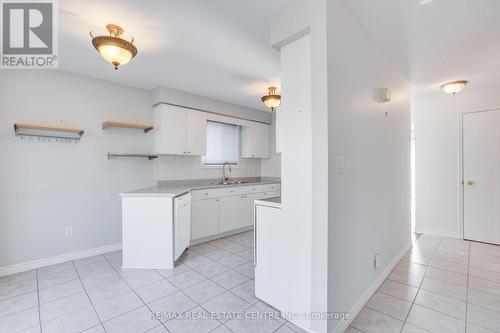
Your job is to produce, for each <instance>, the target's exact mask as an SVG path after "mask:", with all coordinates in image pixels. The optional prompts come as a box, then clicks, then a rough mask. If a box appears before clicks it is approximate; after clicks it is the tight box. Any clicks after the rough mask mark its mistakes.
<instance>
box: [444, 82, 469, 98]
mask: <svg viewBox="0 0 500 333" xmlns="http://www.w3.org/2000/svg"><path fill="white" fill-rule="evenodd" d="M467 83H469V82H468V81H467V80H458V81H452V82H448V83H445V84H443V85H442V86H441V88H442V89H443V90H444V92H445V93H447V94H449V95H456V94H458V93H459V92H461V91H462V90H464V88H465V86H466V85H467Z"/></svg>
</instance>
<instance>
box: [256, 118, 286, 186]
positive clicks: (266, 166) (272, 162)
mask: <svg viewBox="0 0 500 333" xmlns="http://www.w3.org/2000/svg"><path fill="white" fill-rule="evenodd" d="M277 112H279V111H277ZM269 131H271V132H270V135H269V138H270V142H269V146H270V147H269V155H270V156H269V158H263V159H262V160H261V169H260V170H261V171H260V175H261V176H262V177H281V154H278V153H276V114H273V119H272V123H271V125H270V126H269Z"/></svg>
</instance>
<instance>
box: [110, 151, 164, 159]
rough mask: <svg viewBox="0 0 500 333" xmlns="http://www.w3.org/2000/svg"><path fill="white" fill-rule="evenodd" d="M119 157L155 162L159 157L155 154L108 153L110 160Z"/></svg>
mask: <svg viewBox="0 0 500 333" xmlns="http://www.w3.org/2000/svg"><path fill="white" fill-rule="evenodd" d="M117 157H139V158H141V157H142V158H147V159H148V160H150V161H151V160H154V159H155V158H158V155H153V154H114V153H108V160H110V159H112V158H117Z"/></svg>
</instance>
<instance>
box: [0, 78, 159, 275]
mask: <svg viewBox="0 0 500 333" xmlns="http://www.w3.org/2000/svg"><path fill="white" fill-rule="evenodd" d="M116 74H117V75H119V73H116ZM106 119H118V120H124V121H140V122H152V119H153V115H152V108H151V99H150V95H149V93H148V92H146V91H142V90H138V89H134V88H129V87H126V86H121V85H117V84H114V83H110V82H106V81H102V80H97V79H91V78H87V77H84V76H80V75H74V74H70V73H66V72H62V71H14V70H13V71H2V74H1V75H0V159H1V163H0V165H1V170H0V204H1V206H0V267H2V266H7V265H13V264H17V263H21V262H26V261H30V260H34V259H39V258H46V257H51V256H55V255H60V254H66V253H69V252H73V251H79V250H83V249H89V248H95V247H101V246H105V245H109V244H114V243H119V242H121V203H120V198H119V197H118V193H119V192H122V191H128V190H131V189H137V188H141V187H146V186H150V185H152V183H153V177H152V175H153V163H152V162H151V161H148V160H146V159H144V160H143V159H116V160H107V158H106V153H107V152H108V151H112V152H149V151H150V149H152V136H151V135H148V134H144V133H143V132H140V131H134V130H119V129H109V130H102V129H101V123H102V122H103V121H104V120H106ZM16 121H30V122H41V123H49V124H50V123H52V124H59V123H62V124H64V125H69V126H75V127H82V128H84V129H85V135H84V136H83V138H82V140H81V142H79V143H77V144H74V143H59V142H53V141H52V142H39V141H38V140H36V139H35V140H33V141H30V140H26V139H24V140H21V138H19V137H15V136H14V130H13V124H14V122H16ZM66 227H72V228H73V237H71V238H65V235H64V232H65V228H66Z"/></svg>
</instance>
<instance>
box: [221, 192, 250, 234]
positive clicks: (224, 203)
mask: <svg viewBox="0 0 500 333" xmlns="http://www.w3.org/2000/svg"><path fill="white" fill-rule="evenodd" d="M243 202H244V195H236V196H232V197H224V198H220V200H219V232H221V233H222V232H226V231H231V230H236V229H240V228H242V227H243V223H242V220H243V211H242V209H243Z"/></svg>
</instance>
